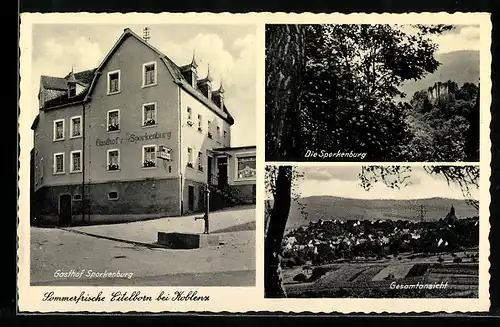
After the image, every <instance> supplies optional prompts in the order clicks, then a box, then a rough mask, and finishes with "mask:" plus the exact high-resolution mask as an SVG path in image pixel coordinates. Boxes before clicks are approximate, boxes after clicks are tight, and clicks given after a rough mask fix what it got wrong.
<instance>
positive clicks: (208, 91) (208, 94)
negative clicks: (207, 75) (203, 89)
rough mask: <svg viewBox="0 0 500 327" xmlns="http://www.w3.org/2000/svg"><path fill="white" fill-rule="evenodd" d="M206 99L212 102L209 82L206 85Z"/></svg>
mask: <svg viewBox="0 0 500 327" xmlns="http://www.w3.org/2000/svg"><path fill="white" fill-rule="evenodd" d="M207 99H208V100H212V84H211V83H210V82H208V83H207Z"/></svg>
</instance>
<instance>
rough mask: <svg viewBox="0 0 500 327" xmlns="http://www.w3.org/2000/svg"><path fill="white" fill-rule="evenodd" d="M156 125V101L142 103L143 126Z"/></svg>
mask: <svg viewBox="0 0 500 327" xmlns="http://www.w3.org/2000/svg"><path fill="white" fill-rule="evenodd" d="M154 125H156V103H155V102H152V103H146V104H143V105H142V126H154Z"/></svg>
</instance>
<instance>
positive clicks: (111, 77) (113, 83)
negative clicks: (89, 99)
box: [108, 70, 120, 95]
mask: <svg viewBox="0 0 500 327" xmlns="http://www.w3.org/2000/svg"><path fill="white" fill-rule="evenodd" d="M119 92H120V71H119V70H115V71H112V72H109V73H108V95H109V94H115V93H119Z"/></svg>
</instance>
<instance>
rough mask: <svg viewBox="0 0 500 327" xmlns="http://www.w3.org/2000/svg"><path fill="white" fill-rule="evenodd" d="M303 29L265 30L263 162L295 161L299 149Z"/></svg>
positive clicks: (274, 28)
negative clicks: (264, 133)
mask: <svg viewBox="0 0 500 327" xmlns="http://www.w3.org/2000/svg"><path fill="white" fill-rule="evenodd" d="M304 54H305V43H304V28H303V27H302V26H301V25H268V26H267V28H266V158H267V160H269V161H279V160H283V159H287V160H293V159H297V158H298V157H299V156H300V155H301V154H302V152H303V146H302V145H301V119H300V118H301V115H300V98H301V89H302V87H301V82H302V78H301V77H302V74H303V73H304V71H303V70H304V65H305V56H304Z"/></svg>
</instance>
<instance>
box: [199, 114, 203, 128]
mask: <svg viewBox="0 0 500 327" xmlns="http://www.w3.org/2000/svg"><path fill="white" fill-rule="evenodd" d="M201 120H202V119H201V115H198V132H201V131H202V130H203V128H202V125H201Z"/></svg>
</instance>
